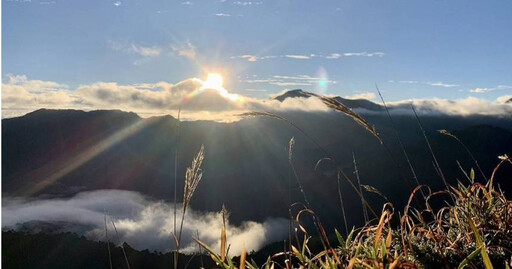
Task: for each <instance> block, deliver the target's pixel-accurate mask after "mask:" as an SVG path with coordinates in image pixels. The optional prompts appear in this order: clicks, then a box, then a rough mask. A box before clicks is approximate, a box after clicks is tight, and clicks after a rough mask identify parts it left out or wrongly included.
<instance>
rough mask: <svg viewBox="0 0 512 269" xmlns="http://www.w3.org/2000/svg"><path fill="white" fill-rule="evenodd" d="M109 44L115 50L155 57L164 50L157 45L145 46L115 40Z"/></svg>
mask: <svg viewBox="0 0 512 269" xmlns="http://www.w3.org/2000/svg"><path fill="white" fill-rule="evenodd" d="M108 44H109V46H110V48H112V49H113V50H116V51H121V52H124V53H135V54H138V55H140V56H144V57H155V56H158V55H160V53H161V52H162V49H161V48H159V47H157V46H153V47H145V46H141V45H138V44H135V43H130V44H128V43H121V42H115V41H109V42H108Z"/></svg>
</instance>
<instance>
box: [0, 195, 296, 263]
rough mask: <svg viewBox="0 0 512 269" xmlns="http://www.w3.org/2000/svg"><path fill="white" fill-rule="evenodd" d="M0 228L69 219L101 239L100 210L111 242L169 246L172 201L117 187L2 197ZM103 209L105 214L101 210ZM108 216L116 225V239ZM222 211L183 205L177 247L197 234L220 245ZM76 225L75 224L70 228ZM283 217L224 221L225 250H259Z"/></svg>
mask: <svg viewBox="0 0 512 269" xmlns="http://www.w3.org/2000/svg"><path fill="white" fill-rule="evenodd" d="M2 203H3V205H2V229H4V230H5V229H18V228H20V227H22V225H21V224H23V223H29V222H34V221H38V222H50V223H62V222H65V223H72V224H76V225H80V226H82V229H81V232H80V233H82V234H83V235H85V236H86V237H88V238H90V239H93V240H102V241H104V240H105V221H104V218H105V215H106V216H107V228H108V233H109V238H110V240H111V241H112V242H114V243H116V244H120V243H122V242H127V243H128V244H129V245H130V246H132V247H134V248H135V249H139V250H142V249H149V250H157V251H162V252H167V251H170V250H173V249H174V241H173V237H172V232H173V230H174V213H173V212H174V211H173V210H174V205H173V204H169V203H165V202H163V201H155V200H152V199H150V198H148V197H145V196H143V195H141V194H140V193H137V192H133V191H123V190H97V191H91V192H81V193H78V194H77V195H75V196H74V197H71V198H66V199H63V198H55V199H30V200H27V199H20V198H8V197H4V198H3V200H2ZM181 206H182V205H181V204H179V205H178V206H177V208H178V211H177V216H178V218H177V220H176V222H177V225H178V229H179V224H180V219H181V212H182V211H181ZM105 213H106V214H105ZM111 220H114V224H115V226H116V228H117V232H118V235H119V239H118V238H117V237H116V236H115V230H114V227H113V225H112V222H111ZM221 229H222V215H221V214H220V213H219V212H199V211H195V210H192V209H190V208H188V209H187V211H186V215H185V221H184V224H183V234H182V242H181V249H182V251H183V252H185V253H191V252H196V251H197V250H198V245H197V243H195V241H194V240H193V238H199V239H200V240H201V241H203V242H205V243H206V244H207V245H209V246H211V247H212V248H213V249H214V250H219V249H220V235H221ZM75 231H76V230H75ZM287 234H288V220H287V219H282V218H270V219H267V220H266V221H264V222H263V223H258V222H254V221H246V222H243V223H241V224H240V225H239V226H234V225H231V224H229V222H228V225H227V238H228V244H230V254H232V255H238V254H240V253H241V251H242V249H243V248H244V247H245V248H246V249H247V251H251V250H255V251H256V250H259V249H260V248H262V247H263V246H265V245H266V244H269V243H272V242H276V241H279V240H282V239H284V238H285V237H286V236H287Z"/></svg>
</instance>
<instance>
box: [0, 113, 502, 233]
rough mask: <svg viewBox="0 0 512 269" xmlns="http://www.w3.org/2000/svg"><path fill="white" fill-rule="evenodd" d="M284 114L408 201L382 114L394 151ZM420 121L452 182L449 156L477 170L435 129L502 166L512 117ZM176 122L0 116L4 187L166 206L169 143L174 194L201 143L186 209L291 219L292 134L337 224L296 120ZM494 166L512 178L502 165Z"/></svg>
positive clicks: (330, 186) (121, 116)
mask: <svg viewBox="0 0 512 269" xmlns="http://www.w3.org/2000/svg"><path fill="white" fill-rule="evenodd" d="M185 113H186V112H185ZM280 115H281V116H283V117H286V118H288V119H290V120H291V121H293V122H294V124H295V125H296V126H298V127H300V128H301V129H302V130H303V131H305V132H306V133H307V134H308V135H309V136H310V137H311V138H313V139H314V140H315V141H316V142H317V143H319V144H320V145H321V146H322V147H323V148H325V149H326V150H327V152H328V153H329V155H330V157H332V158H334V159H335V160H336V161H337V163H339V164H340V166H341V167H342V169H344V171H345V172H346V173H347V174H348V175H349V176H351V177H352V178H353V162H352V154H353V153H354V154H355V156H356V159H357V163H358V168H359V172H360V177H361V181H362V183H363V184H367V185H372V186H374V187H376V188H378V189H379V190H380V191H381V192H382V193H384V194H385V195H386V196H387V197H388V198H390V200H391V201H392V202H393V203H394V204H395V206H396V207H397V208H400V206H401V205H403V204H404V203H405V202H406V200H407V198H408V193H409V192H410V187H409V185H411V186H414V185H415V183H414V181H413V179H412V173H411V172H410V170H409V169H408V165H407V163H406V162H405V158H404V157H403V153H402V150H401V149H400V147H399V146H398V141H397V139H396V136H395V132H394V130H393V128H391V126H390V124H389V119H388V118H387V115H385V113H372V114H368V115H365V117H366V119H367V120H368V122H370V123H371V124H374V125H375V126H376V128H377V130H378V132H379V133H380V134H381V136H382V137H383V139H384V141H385V142H386V144H387V145H388V147H389V149H390V152H391V153H392V154H393V158H391V157H390V155H389V152H387V151H386V150H385V149H384V147H382V146H381V145H380V143H379V141H378V140H377V139H375V137H374V136H372V135H371V134H369V133H368V132H366V131H365V130H364V129H363V128H361V127H360V126H359V125H357V124H356V123H355V122H354V121H353V120H352V119H350V118H348V117H346V116H344V115H341V114H339V113H334V112H333V113H305V112H288V113H281V114H280ZM393 120H394V122H395V125H396V128H397V131H398V133H399V134H400V136H401V138H402V140H403V142H404V144H405V147H406V150H407V152H408V154H409V156H410V158H411V162H412V165H413V166H414V168H415V170H416V173H417V174H418V180H419V181H420V183H421V184H428V185H430V186H432V188H433V189H441V188H442V186H443V185H442V183H441V181H440V179H439V176H438V175H437V173H436V171H435V169H434V168H433V166H432V157H431V156H430V153H429V151H428V148H427V146H426V144H425V142H424V140H423V136H422V133H421V131H420V130H419V128H418V125H417V122H416V119H414V117H410V116H406V115H401V116H394V118H393ZM421 121H422V124H423V127H424V128H425V130H426V133H427V136H428V137H429V139H430V142H431V144H432V147H433V150H434V152H435V153H436V155H437V157H438V158H439V160H440V161H441V167H442V169H443V172H444V173H445V175H446V177H447V178H448V179H449V180H450V182H455V180H456V179H461V177H462V176H463V173H462V172H461V171H460V168H459V167H458V165H457V162H456V161H459V162H460V164H461V166H462V167H463V168H464V169H466V170H469V169H470V168H471V167H474V166H475V165H474V163H473V162H472V160H471V158H470V157H469V156H468V154H467V152H466V151H465V150H464V148H463V147H461V145H460V144H459V143H458V142H457V141H455V140H454V139H453V138H450V137H447V136H444V135H441V134H439V133H438V132H437V130H438V129H448V130H450V131H452V132H453V133H454V134H455V135H457V136H458V137H459V138H460V140H461V141H463V142H464V143H465V144H466V145H467V147H468V148H469V149H470V150H471V151H472V153H473V155H474V156H475V158H477V160H478V162H479V164H480V166H481V167H482V169H483V170H484V172H485V173H486V174H487V175H490V173H491V172H492V169H493V168H494V166H495V165H496V164H497V162H498V161H499V160H498V159H497V155H501V154H504V153H508V154H510V153H511V152H512V136H511V130H510V128H512V119H511V118H494V117H488V116H478V117H454V116H421ZM177 126H178V125H177V120H176V119H174V118H173V117H170V116H164V117H152V118H148V119H143V118H140V117H138V116H137V115H135V114H133V113H126V112H121V111H91V112H83V111H74V110H39V111H35V112H33V113H29V114H27V115H25V116H22V117H18V118H11V119H4V120H2V168H3V169H2V190H3V193H2V194H3V195H4V196H25V197H27V196H29V197H35V196H42V197H55V196H60V197H62V196H64V197H69V196H71V195H74V194H76V193H78V192H80V191H85V190H96V189H125V190H132V191H138V192H141V193H143V194H145V195H148V196H151V197H154V198H156V199H164V200H166V201H172V200H173V196H172V195H173V193H174V172H175V169H174V155H175V152H176V150H178V152H179V154H178V164H177V169H178V170H177V171H176V172H177V175H178V183H177V184H178V185H177V190H178V195H179V197H181V196H182V194H181V192H182V190H183V179H184V172H185V169H186V167H187V166H189V165H190V162H191V160H192V159H193V157H194V155H195V154H196V153H197V151H198V150H199V148H200V146H201V144H204V145H205V161H204V165H203V171H204V178H203V180H202V181H201V183H200V184H199V186H198V188H197V191H196V193H195V195H194V197H193V199H192V203H191V206H192V208H194V209H196V210H204V211H219V210H220V209H221V207H222V205H223V204H225V205H226V206H227V208H228V209H229V210H230V212H231V220H232V221H233V222H234V223H235V224H236V223H239V222H241V221H243V220H255V221H263V220H265V219H267V218H269V217H285V218H286V217H287V216H288V204H289V202H290V201H288V192H289V188H288V186H289V184H292V190H291V194H292V202H301V201H302V194H301V193H300V190H299V188H298V185H297V181H296V179H295V177H294V175H293V172H292V170H291V168H290V165H289V163H288V141H289V140H290V138H291V137H293V136H294V137H295V142H296V143H295V148H294V152H293V163H294V166H295V167H296V170H297V174H298V176H299V180H300V182H301V184H302V185H303V188H304V190H305V192H306V194H307V196H308V199H309V200H310V203H311V205H312V207H313V210H315V211H316V212H317V214H318V215H319V216H320V218H321V219H322V220H323V221H324V223H325V224H326V226H327V228H332V227H338V228H339V226H340V225H341V223H342V221H341V220H342V218H341V213H340V210H339V206H338V205H339V202H338V191H337V183H336V173H334V171H333V169H334V168H333V164H332V163H329V162H322V163H321V164H320V165H319V166H318V167H317V170H315V164H316V163H317V161H318V160H319V159H321V158H324V157H326V154H325V153H323V152H322V150H320V149H319V148H318V147H317V146H316V145H315V143H313V142H312V141H311V140H310V139H309V138H307V137H305V136H304V135H302V134H301V133H300V132H298V131H297V130H296V129H294V128H293V127H292V126H291V125H289V124H286V123H285V122H283V121H278V120H276V119H271V118H261V117H260V118H250V119H244V120H241V121H239V122H234V123H218V122H209V121H190V122H182V123H181V124H180V127H179V128H180V130H179V137H178V130H177ZM507 128H508V129H507ZM393 160H396V162H395V161H393ZM507 169H508V170H507ZM500 173H501V174H500V175H501V176H505V175H508V176H509V177H510V175H511V174H512V172H511V171H510V169H509V168H504V169H503V171H502V172H500ZM477 175H478V174H477ZM479 180H481V178H480V179H479ZM406 182H407V183H406ZM497 182H499V183H500V184H501V186H502V187H503V189H504V190H506V191H510V190H511V184H510V183H507V182H506V181H499V180H497ZM342 194H343V196H344V197H345V198H346V200H347V201H359V200H358V198H357V196H356V194H355V193H354V191H353V190H352V189H351V187H350V186H349V185H348V183H346V182H344V181H343V182H342ZM367 199H368V200H369V201H370V203H371V204H372V205H374V206H375V210H377V211H379V210H380V208H381V205H382V199H381V198H380V197H378V196H376V195H374V194H372V193H367ZM346 207H347V208H346V210H347V218H348V220H349V225H359V224H361V220H362V215H361V213H360V212H361V205H360V203H358V202H352V203H346Z"/></svg>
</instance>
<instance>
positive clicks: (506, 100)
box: [496, 95, 512, 104]
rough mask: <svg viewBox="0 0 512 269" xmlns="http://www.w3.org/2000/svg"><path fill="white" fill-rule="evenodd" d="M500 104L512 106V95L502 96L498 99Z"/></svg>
mask: <svg viewBox="0 0 512 269" xmlns="http://www.w3.org/2000/svg"><path fill="white" fill-rule="evenodd" d="M496 101H498V103H500V104H512V95H504V96H500V97H498V98H497V99H496Z"/></svg>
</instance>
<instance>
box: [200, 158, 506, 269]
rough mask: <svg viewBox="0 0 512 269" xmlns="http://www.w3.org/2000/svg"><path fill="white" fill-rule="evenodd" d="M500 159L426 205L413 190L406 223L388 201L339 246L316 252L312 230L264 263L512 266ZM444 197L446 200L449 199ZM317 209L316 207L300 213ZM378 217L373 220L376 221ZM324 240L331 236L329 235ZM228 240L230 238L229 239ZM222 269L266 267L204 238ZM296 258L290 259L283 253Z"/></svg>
mask: <svg viewBox="0 0 512 269" xmlns="http://www.w3.org/2000/svg"><path fill="white" fill-rule="evenodd" d="M499 158H500V160H501V161H500V163H499V164H498V166H497V167H496V168H495V169H494V171H493V173H492V176H491V177H490V179H489V180H488V181H487V182H486V184H485V185H483V184H481V183H475V181H474V179H475V173H474V171H473V170H471V171H470V173H469V174H467V179H468V180H469V183H468V184H467V185H468V186H466V185H464V184H462V183H461V182H459V183H458V184H457V186H455V187H450V191H439V192H432V191H431V190H430V189H429V188H428V187H424V188H426V189H427V190H428V192H427V193H428V195H427V196H426V199H425V201H424V202H425V209H423V210H420V209H416V208H413V207H412V206H411V205H410V204H411V201H412V200H413V198H414V196H415V195H416V194H417V193H418V192H419V189H420V188H422V186H418V187H417V188H416V189H414V191H413V192H412V193H411V195H410V198H409V203H408V204H407V206H406V207H405V208H404V211H403V214H402V217H400V218H399V220H400V225H398V226H397V227H394V226H393V225H391V222H392V220H393V219H394V218H395V216H396V214H395V210H394V208H393V206H392V204H391V203H386V204H385V205H384V206H383V210H382V213H381V216H380V218H379V219H374V220H373V221H370V222H369V223H367V224H366V225H365V226H364V227H361V228H358V229H353V230H352V231H351V232H350V233H349V234H348V235H347V236H346V238H343V236H342V235H341V234H340V233H339V232H338V231H335V234H336V237H337V242H336V244H337V246H336V247H325V248H324V249H323V250H322V251H320V252H318V253H314V252H313V251H311V249H310V240H311V238H312V236H311V235H309V234H308V232H307V230H306V229H305V228H304V227H302V226H299V227H300V228H301V230H302V231H303V232H304V239H303V240H302V242H300V243H298V244H296V245H293V246H292V248H291V251H288V252H281V253H276V254H274V255H272V256H270V257H269V258H268V260H267V262H266V263H265V264H264V265H263V267H264V268H274V267H276V266H277V267H282V268H292V267H294V268H295V267H298V268H424V267H430V268H464V267H468V268H487V269H489V268H494V267H493V266H496V267H498V268H510V267H511V266H512V260H511V259H512V201H511V200H508V199H507V198H506V197H505V195H504V193H503V192H502V191H500V190H495V189H494V186H493V183H494V180H495V175H496V171H497V170H498V169H499V167H500V166H501V165H503V164H505V163H509V164H512V160H511V158H509V157H508V156H507V155H503V156H500V157H499ZM441 195H448V196H450V197H452V198H453V200H454V201H455V202H454V204H450V205H446V206H443V207H441V208H439V209H434V206H433V205H432V204H431V201H432V200H433V199H435V198H436V197H437V196H441ZM446 198H447V197H445V198H444V201H448V200H447V199H446ZM304 213H307V214H314V212H313V211H311V210H303V211H301V212H299V214H298V215H297V218H296V220H297V221H298V222H300V215H301V214H304ZM372 222H373V224H371V223H372ZM319 237H320V238H321V240H328V239H327V238H326V237H324V235H320V236H319ZM223 240H225V238H223ZM199 244H200V245H201V246H202V247H203V248H204V249H206V250H207V251H208V252H209V253H210V255H211V257H212V259H213V260H214V261H215V262H216V263H217V264H218V265H219V267H220V268H251V269H255V268H260V267H258V266H257V265H256V264H255V263H254V262H248V261H247V260H246V253H245V251H244V252H243V253H242V258H241V259H240V261H241V262H240V263H239V264H238V265H236V264H235V262H233V260H232V258H230V257H229V256H224V254H222V253H221V255H218V254H216V253H215V252H214V251H213V250H212V249H211V248H210V247H208V246H207V245H206V244H204V243H202V242H199ZM283 257H285V258H286V257H291V258H288V259H286V260H285V262H284V264H281V263H278V262H277V260H278V258H283Z"/></svg>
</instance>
